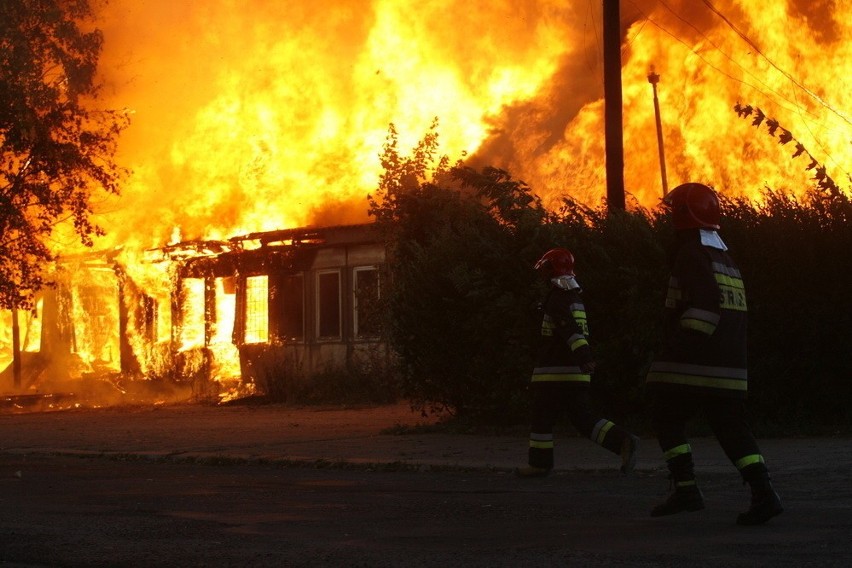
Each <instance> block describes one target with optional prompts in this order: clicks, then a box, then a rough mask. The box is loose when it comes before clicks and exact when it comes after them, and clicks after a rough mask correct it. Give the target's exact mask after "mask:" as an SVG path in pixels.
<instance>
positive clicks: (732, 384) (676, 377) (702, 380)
mask: <svg viewBox="0 0 852 568" xmlns="http://www.w3.org/2000/svg"><path fill="white" fill-rule="evenodd" d="M646 381H647V382H649V383H672V384H676V385H688V386H693V387H709V388H717V389H727V390H734V391H747V390H748V381H746V380H745V379H720V378H717V377H696V376H694V375H680V374H677V373H648V377H647V379H646Z"/></svg>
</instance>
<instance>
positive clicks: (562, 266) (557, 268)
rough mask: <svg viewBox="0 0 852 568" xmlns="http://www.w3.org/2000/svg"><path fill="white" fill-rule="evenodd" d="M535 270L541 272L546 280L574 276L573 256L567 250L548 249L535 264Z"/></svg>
mask: <svg viewBox="0 0 852 568" xmlns="http://www.w3.org/2000/svg"><path fill="white" fill-rule="evenodd" d="M535 269H536V270H541V271H542V272H543V273H544V274H545V276H547V277H548V278H559V277H560V276H574V255H573V254H571V251H570V250H568V249H564V248H555V249H550V250H549V251H547V252H546V253H544V256H542V257H541V258H540V259H539V261H538V262H536V263H535Z"/></svg>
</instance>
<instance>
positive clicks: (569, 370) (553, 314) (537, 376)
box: [532, 287, 592, 385]
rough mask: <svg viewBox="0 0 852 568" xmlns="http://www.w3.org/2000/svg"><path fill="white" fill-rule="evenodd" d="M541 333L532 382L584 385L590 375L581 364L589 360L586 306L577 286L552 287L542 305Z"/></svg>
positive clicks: (589, 378) (589, 379) (590, 353)
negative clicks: (571, 287) (572, 287)
mask: <svg viewBox="0 0 852 568" xmlns="http://www.w3.org/2000/svg"><path fill="white" fill-rule="evenodd" d="M542 311H543V316H542V321H541V336H540V339H539V348H538V357H537V360H536V366H535V368H534V369H533V374H532V382H544V381H551V382H571V383H576V384H586V385H588V384H589V382H590V381H591V375H590V374H589V373H587V372H583V370H582V369H581V366H582V365H585V364H586V363H589V362H591V361H592V352H591V349H590V348H589V342H588V323H587V321H586V307H585V306H584V305H583V301H582V300H581V299H580V292H579V289H570V290H564V289H561V288H557V287H553V288H551V290H550V292H549V293H548V295H547V298H545V301H544V303H543V304H542Z"/></svg>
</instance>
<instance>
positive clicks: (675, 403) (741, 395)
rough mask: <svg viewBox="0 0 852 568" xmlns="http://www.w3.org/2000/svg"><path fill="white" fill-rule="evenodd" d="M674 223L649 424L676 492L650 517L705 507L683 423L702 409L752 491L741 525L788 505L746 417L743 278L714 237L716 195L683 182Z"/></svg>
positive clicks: (673, 200)
mask: <svg viewBox="0 0 852 568" xmlns="http://www.w3.org/2000/svg"><path fill="white" fill-rule="evenodd" d="M664 204H665V206H666V207H668V209H669V210H670V212H671V216H672V223H673V225H674V229H675V247H674V250H673V257H672V268H671V275H670V278H669V284H668V293H667V296H666V306H665V317H666V322H665V325H666V336H667V340H666V344H665V346H664V347H663V349H662V351H661V352H660V353H659V354H658V355H657V356H656V357H655V359H654V361H653V363H652V364H651V367H650V369H649V372H648V375H647V377H646V389H647V391H648V394H649V395H651V404H652V425H653V427H654V429H655V431H656V435H657V438H658V441H659V444H660V448H661V449H662V451H663V456H664V458H665V461H666V465H667V466H668V469H669V472H670V478H671V481H672V488H673V490H672V492H671V493H670V494H669V496H668V498H667V499H666V500H665V501H664V502H663V503H660V504H659V505H657V506H655V507H653V509H652V510H651V516H653V517H658V516H663V515H671V514H674V513H680V512H682V511H698V510H700V509H703V508H704V498H703V495H702V493H701V490H700V489H699V487H698V485H697V484H696V481H695V473H694V471H693V470H694V466H693V460H692V448H691V446H690V445H689V441H688V439H687V436H686V424H687V422H688V421H689V420H690V419H692V418H693V417H694V416H696V415H698V414H701V415H703V416H704V418H705V419H706V420H707V422H708V424H709V426H710V427H711V429H712V431H713V434H714V435H715V437H716V439H717V440H718V442H719V444H720V445H721V447H722V449H723V450H724V451H725V454H726V455H727V457H728V459H730V460H731V462H732V463H733V464H734V465H735V466H736V468H737V469H738V470H739V472H740V474H741V475H742V478H743V480H744V483H748V485H749V486H750V488H751V506H750V507H749V509H748V510H747V511H745V512H744V513H741V514H740V515H739V516H738V517H737V524H740V525H757V524H763V523H765V522H766V521H768V520H769V519H771V518H772V517H774V516H775V515H778V514H780V513H781V512H782V511H783V509H782V507H781V500H780V498H779V497H778V494H777V493H776V492H775V490H774V488H773V487H772V482H771V481H770V477H769V472H768V470H767V468H766V464H765V462H764V459H763V456H762V455H761V453H760V449H759V448H758V445H757V442H756V441H755V439H754V436H753V434H752V431H751V427H750V426H749V423H748V420H747V417H746V407H745V399H746V395H747V387H748V381H747V371H746V362H747V360H746V319H747V307H748V306H747V303H746V294H745V288H744V287H743V280H742V276H741V274H740V271H739V269H738V268H737V265H736V264H735V263H734V261H733V259H732V258H731V256H730V255H729V254H728V252H727V250H728V249H727V246H726V245H725V243H724V242H723V241H722V239H721V237H720V236H719V234H718V233H717V229H719V221H720V208H719V198H718V196H717V195H716V193H715V192H714V191H713V190H712V189H711V188H710V187H708V186H706V185H702V184H699V183H686V184H683V185H680V186H678V187H676V188H674V189H673V190H672V191H671V192H670V193H669V194H668V195H667V196H666V197H665V199H664Z"/></svg>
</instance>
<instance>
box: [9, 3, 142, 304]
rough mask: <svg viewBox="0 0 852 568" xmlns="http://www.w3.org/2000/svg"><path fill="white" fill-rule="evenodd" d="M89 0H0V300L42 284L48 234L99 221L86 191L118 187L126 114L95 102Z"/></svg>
mask: <svg viewBox="0 0 852 568" xmlns="http://www.w3.org/2000/svg"><path fill="white" fill-rule="evenodd" d="M92 17H93V13H92V10H91V6H90V5H89V2H88V0H3V1H2V2H0V147H2V158H0V307H5V308H12V307H18V308H26V307H28V306H30V305H31V304H32V301H33V297H34V294H35V293H36V292H38V291H39V290H40V289H42V288H43V287H44V286H45V285H46V284H49V282H48V280H47V276H46V272H45V269H46V267H47V266H49V263H50V261H52V260H54V259H55V252H54V251H52V250H51V247H50V244H49V239H50V237H51V235H52V234H53V233H54V231H55V229H56V227H57V225H58V224H60V223H64V222H68V223H70V224H71V225H72V226H73V230H74V232H75V234H76V235H77V236H78V237H79V239H80V242H81V243H82V244H83V245H85V246H92V244H93V237H94V236H98V235H102V234H103V233H104V231H103V229H102V228H100V227H99V226H98V225H97V224H95V222H94V221H93V220H92V215H93V210H92V206H91V198H92V195H93V194H94V193H95V192H97V191H105V192H108V193H111V194H118V192H119V188H118V183H119V181H120V179H121V177H122V175H123V170H122V169H121V168H120V167H118V166H117V165H116V163H115V162H114V159H113V157H114V154H115V149H116V141H117V138H118V134H119V133H120V132H121V131H122V130H123V129H124V128H125V127H126V126H127V124H128V119H127V117H126V115H125V114H123V113H121V112H117V111H109V110H99V109H96V108H94V106H95V103H96V102H97V96H98V85H97V84H96V71H97V64H98V58H99V56H100V52H101V47H102V44H103V36H102V34H101V32H100V31H99V30H97V29H92V30H86V29H84V27H83V26H84V25H85V24H87V23H88V22H89V21H91V19H92Z"/></svg>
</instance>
